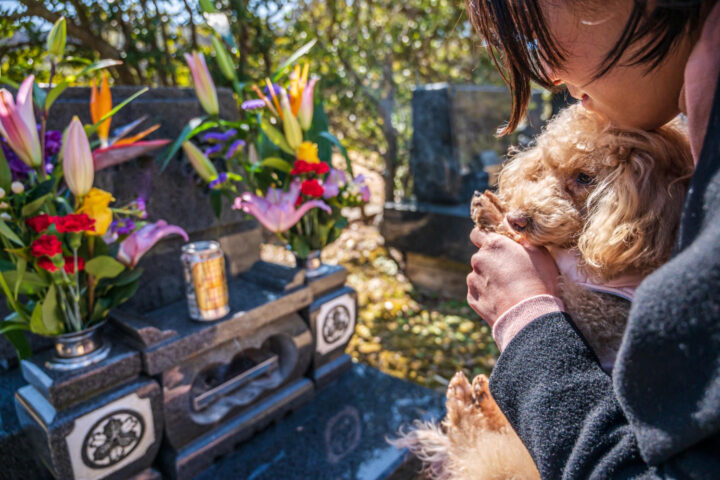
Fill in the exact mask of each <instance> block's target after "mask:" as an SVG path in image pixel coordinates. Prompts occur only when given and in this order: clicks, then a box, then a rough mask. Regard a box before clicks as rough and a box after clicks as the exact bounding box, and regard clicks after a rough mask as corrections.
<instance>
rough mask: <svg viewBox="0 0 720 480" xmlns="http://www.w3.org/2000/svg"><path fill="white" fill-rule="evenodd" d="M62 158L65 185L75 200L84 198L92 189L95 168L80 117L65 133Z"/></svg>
mask: <svg viewBox="0 0 720 480" xmlns="http://www.w3.org/2000/svg"><path fill="white" fill-rule="evenodd" d="M61 156H62V162H63V175H64V177H65V183H66V184H67V186H68V188H69V189H70V191H71V192H72V193H73V195H75V198H82V197H84V196H85V195H87V194H88V192H89V191H90V189H91V188H92V184H93V179H94V176H95V166H94V165H93V156H92V151H91V150H90V142H88V138H87V134H85V129H84V128H83V126H82V123H80V120H79V119H78V117H73V119H72V121H71V122H70V126H69V127H68V129H67V131H66V132H65V138H63V146H62V152H61Z"/></svg>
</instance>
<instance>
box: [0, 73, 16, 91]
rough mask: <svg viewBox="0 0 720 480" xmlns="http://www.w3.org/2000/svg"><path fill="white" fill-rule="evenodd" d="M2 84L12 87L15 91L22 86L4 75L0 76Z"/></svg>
mask: <svg viewBox="0 0 720 480" xmlns="http://www.w3.org/2000/svg"><path fill="white" fill-rule="evenodd" d="M0 83H4V84H5V85H10V86H11V87H12V88H14V89H15V90H17V89H18V88H20V84H19V83H18V82H16V81H15V80H10V79H9V78H8V77H4V76H2V75H0Z"/></svg>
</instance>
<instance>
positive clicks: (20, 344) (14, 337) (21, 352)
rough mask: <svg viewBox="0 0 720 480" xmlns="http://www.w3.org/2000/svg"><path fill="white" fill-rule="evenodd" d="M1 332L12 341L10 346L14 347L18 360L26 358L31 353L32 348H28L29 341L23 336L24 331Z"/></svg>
mask: <svg viewBox="0 0 720 480" xmlns="http://www.w3.org/2000/svg"><path fill="white" fill-rule="evenodd" d="M3 333H4V334H5V338H7V339H8V340H9V341H10V343H12V346H13V347H15V351H16V352H17V356H18V358H19V359H20V360H22V359H24V358H28V357H30V355H32V349H31V348H30V343H29V342H28V340H27V337H26V336H25V332H22V331H19V330H14V331H9V332H3Z"/></svg>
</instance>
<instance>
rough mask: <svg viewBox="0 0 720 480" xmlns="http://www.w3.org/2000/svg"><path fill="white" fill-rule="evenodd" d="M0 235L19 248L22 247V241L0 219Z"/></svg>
mask: <svg viewBox="0 0 720 480" xmlns="http://www.w3.org/2000/svg"><path fill="white" fill-rule="evenodd" d="M0 234H1V235H3V236H5V237H6V238H7V239H8V240H10V241H11V242H13V243H16V244H17V245H20V246H21V247H22V246H24V245H23V242H22V240H20V237H18V236H17V234H16V233H15V232H13V231H12V229H11V228H10V227H9V226H8V224H7V223H5V220H3V219H0Z"/></svg>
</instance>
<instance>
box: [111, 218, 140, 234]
mask: <svg viewBox="0 0 720 480" xmlns="http://www.w3.org/2000/svg"><path fill="white" fill-rule="evenodd" d="M134 230H135V222H133V221H132V219H131V218H118V219H116V220H113V221H112V223H111V224H110V232H111V233H112V234H117V235H130V234H131V233H132V232H133V231H134Z"/></svg>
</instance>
